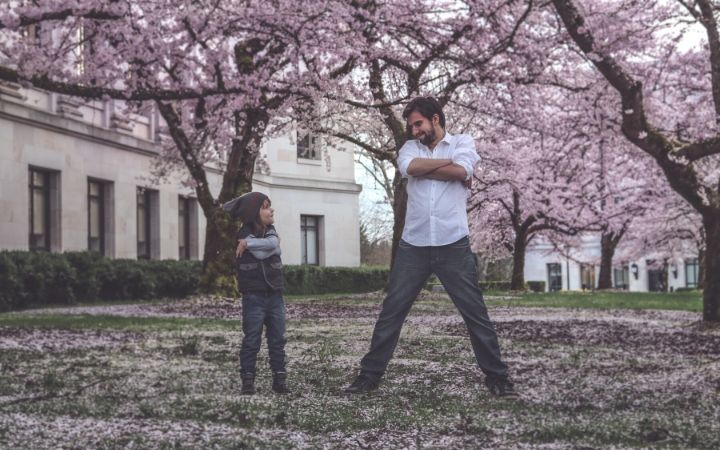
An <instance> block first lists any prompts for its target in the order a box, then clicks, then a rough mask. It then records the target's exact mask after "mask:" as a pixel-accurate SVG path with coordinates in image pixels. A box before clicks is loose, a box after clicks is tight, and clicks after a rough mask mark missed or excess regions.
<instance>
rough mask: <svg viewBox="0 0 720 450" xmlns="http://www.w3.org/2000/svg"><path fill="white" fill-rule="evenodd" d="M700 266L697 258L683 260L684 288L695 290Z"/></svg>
mask: <svg viewBox="0 0 720 450" xmlns="http://www.w3.org/2000/svg"><path fill="white" fill-rule="evenodd" d="M699 269H700V266H699V263H698V259H697V258H688V259H686V260H685V286H686V287H689V288H696V287H697V285H698V272H699Z"/></svg>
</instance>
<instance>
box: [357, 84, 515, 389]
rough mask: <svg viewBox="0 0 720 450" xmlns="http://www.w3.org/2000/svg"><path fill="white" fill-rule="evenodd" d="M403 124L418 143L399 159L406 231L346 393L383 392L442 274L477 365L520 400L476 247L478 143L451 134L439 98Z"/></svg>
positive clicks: (408, 110) (410, 108)
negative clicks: (410, 321) (424, 292)
mask: <svg viewBox="0 0 720 450" xmlns="http://www.w3.org/2000/svg"><path fill="white" fill-rule="evenodd" d="M403 118H404V119H405V120H406V121H407V127H408V133H410V134H411V135H412V136H413V137H414V138H415V139H414V140H409V141H408V142H406V143H405V145H403V147H402V148H401V149H400V153H399V155H398V168H399V170H400V173H401V174H402V176H403V177H405V178H407V179H408V184H407V193H408V205H407V213H406V216H405V228H404V229H403V234H402V239H401V240H400V243H399V246H398V249H397V254H396V257H395V263H394V265H393V267H392V270H391V272H390V283H389V288H388V293H387V296H386V297H385V301H384V302H383V305H382V311H381V312H380V317H379V318H378V320H377V322H376V323H375V330H374V332H373V336H372V341H371V343H370V351H369V352H368V353H367V355H365V357H364V358H363V359H362V361H361V362H360V375H359V376H358V377H357V379H356V380H355V381H354V382H353V383H352V384H351V385H350V386H348V387H347V388H346V389H345V392H346V393H348V394H361V393H365V392H369V391H372V390H375V389H377V388H378V386H379V384H380V380H381V378H382V376H383V374H384V373H385V369H386V368H387V365H388V362H389V361H390V358H392V354H393V351H394V350H395V346H396V345H397V341H398V338H399V336H400V329H401V328H402V325H403V322H404V321H405V317H406V316H407V314H408V312H409V311H410V307H411V306H412V304H413V302H414V301H415V299H416V298H417V295H418V294H419V293H420V290H421V289H422V287H423V285H424V284H425V282H426V281H427V279H428V277H429V276H430V274H431V273H435V274H436V275H437V277H438V278H439V279H440V281H441V282H442V284H443V286H444V287H445V290H446V291H447V293H448V294H449V295H450V298H451V299H452V301H453V303H454V304H455V307H456V308H457V309H458V310H459V311H460V314H461V315H462V318H463V320H464V321H465V324H466V325H467V328H468V331H469V333H470V342H471V343H472V347H473V351H474V353H475V359H476V360H477V363H478V366H480V369H482V371H483V372H484V373H485V375H486V378H485V385H486V386H487V387H488V389H489V390H490V392H491V393H493V394H495V395H498V396H501V397H513V396H517V394H516V393H515V390H514V388H513V384H512V382H510V380H509V378H508V370H507V366H506V365H505V363H503V361H502V360H501V358H500V346H499V345H498V340H497V335H496V334H495V329H494V327H493V324H492V322H490V319H489V318H488V314H487V308H486V307H485V302H484V301H483V296H482V292H481V291H480V286H479V285H478V272H477V261H476V259H475V255H474V254H473V253H472V251H471V250H470V241H469V239H468V234H469V230H468V223H467V213H466V203H467V190H466V189H467V187H468V186H469V183H470V181H471V180H472V176H473V172H474V170H475V165H476V164H477V163H478V160H479V159H480V158H479V157H478V155H477V152H476V151H475V143H474V141H473V139H472V138H471V137H470V136H468V135H462V134H459V135H455V136H453V135H451V134H449V133H447V132H446V131H445V115H444V114H443V111H442V107H441V106H440V104H439V103H438V102H437V101H436V100H435V99H433V98H431V97H418V98H415V99H413V100H412V101H411V102H410V103H408V105H407V106H406V107H405V110H404V111H403Z"/></svg>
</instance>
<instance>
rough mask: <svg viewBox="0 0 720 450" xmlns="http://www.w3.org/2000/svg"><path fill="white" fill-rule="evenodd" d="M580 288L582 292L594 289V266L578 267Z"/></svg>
mask: <svg viewBox="0 0 720 450" xmlns="http://www.w3.org/2000/svg"><path fill="white" fill-rule="evenodd" d="M580 286H582V289H583V290H585V289H587V290H592V289H595V266H586V265H581V266H580Z"/></svg>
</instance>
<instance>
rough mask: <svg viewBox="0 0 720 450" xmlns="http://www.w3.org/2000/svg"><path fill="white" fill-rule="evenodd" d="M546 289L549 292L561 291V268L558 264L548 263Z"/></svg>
mask: <svg viewBox="0 0 720 450" xmlns="http://www.w3.org/2000/svg"><path fill="white" fill-rule="evenodd" d="M547 272H548V289H549V290H550V292H555V291H559V290H561V289H562V266H561V265H560V264H559V263H548V265H547Z"/></svg>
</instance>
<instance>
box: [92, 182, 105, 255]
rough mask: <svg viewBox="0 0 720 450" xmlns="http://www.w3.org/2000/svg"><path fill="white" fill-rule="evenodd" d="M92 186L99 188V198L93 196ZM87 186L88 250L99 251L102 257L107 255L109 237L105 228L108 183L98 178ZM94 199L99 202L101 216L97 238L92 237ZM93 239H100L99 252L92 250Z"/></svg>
mask: <svg viewBox="0 0 720 450" xmlns="http://www.w3.org/2000/svg"><path fill="white" fill-rule="evenodd" d="M92 184H95V185H97V186H98V187H99V192H98V195H97V196H93V195H92V194H91V189H90V186H91V185H92ZM87 186H88V187H87V189H88V192H87V201H88V208H87V210H88V215H87V218H88V222H87V226H88V250H89V251H98V252H99V253H100V254H101V255H105V254H106V247H105V239H106V235H107V229H106V227H105V214H106V211H107V205H106V204H105V195H106V191H107V182H105V181H103V180H98V179H96V178H88V184H87ZM93 198H95V199H97V201H98V214H99V217H98V224H99V226H100V236H98V237H97V238H93V237H92V235H91V233H92V214H91V207H90V205H91V203H92V200H93ZM92 239H98V241H99V250H94V249H93V248H92V247H93V246H92Z"/></svg>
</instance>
